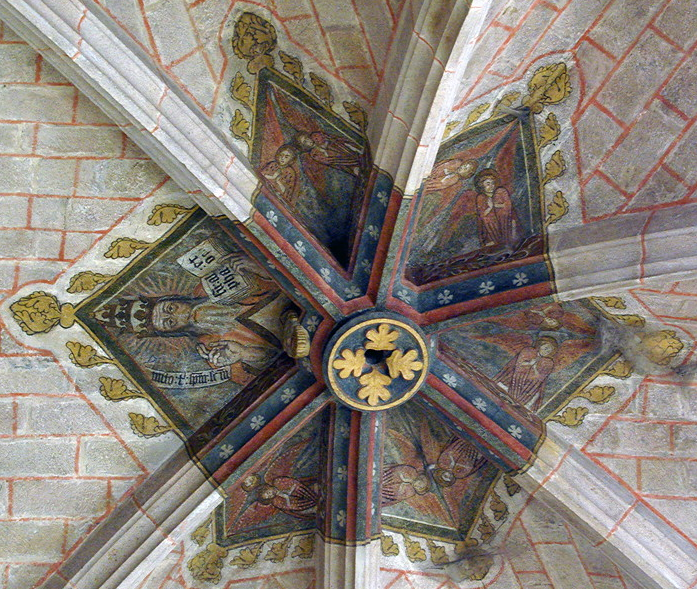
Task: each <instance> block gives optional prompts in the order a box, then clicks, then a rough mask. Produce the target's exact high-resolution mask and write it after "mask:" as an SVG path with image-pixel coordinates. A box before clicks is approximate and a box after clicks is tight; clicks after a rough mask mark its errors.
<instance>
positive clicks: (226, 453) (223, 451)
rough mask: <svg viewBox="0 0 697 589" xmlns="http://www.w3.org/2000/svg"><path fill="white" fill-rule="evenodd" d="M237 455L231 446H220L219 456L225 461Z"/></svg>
mask: <svg viewBox="0 0 697 589" xmlns="http://www.w3.org/2000/svg"><path fill="white" fill-rule="evenodd" d="M234 453H235V449H234V448H233V447H232V446H231V445H230V444H223V445H222V446H220V450H219V451H218V454H219V455H220V457H221V458H222V459H223V460H227V459H228V458H230V456H232V455H233V454H234Z"/></svg>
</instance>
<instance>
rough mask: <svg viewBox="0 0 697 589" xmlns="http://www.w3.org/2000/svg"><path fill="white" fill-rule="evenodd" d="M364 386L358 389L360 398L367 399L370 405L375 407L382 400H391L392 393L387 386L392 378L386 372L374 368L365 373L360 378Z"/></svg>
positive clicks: (359, 380)
mask: <svg viewBox="0 0 697 589" xmlns="http://www.w3.org/2000/svg"><path fill="white" fill-rule="evenodd" d="M358 382H360V383H361V384H362V385H363V387H362V388H360V389H358V398H359V399H363V400H367V401H368V405H371V406H372V407H375V406H376V405H377V404H378V403H379V402H380V401H389V400H390V398H391V397H392V393H390V391H389V390H387V389H386V388H385V385H389V384H390V383H391V382H392V379H391V378H390V377H389V376H387V375H386V374H382V372H380V371H378V370H376V369H375V368H373V370H372V371H370V372H369V373H368V374H364V375H363V376H361V377H360V378H359V379H358Z"/></svg>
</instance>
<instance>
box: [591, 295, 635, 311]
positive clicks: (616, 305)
mask: <svg viewBox="0 0 697 589" xmlns="http://www.w3.org/2000/svg"><path fill="white" fill-rule="evenodd" d="M593 300H595V301H599V302H601V303H602V304H603V305H605V306H606V307H609V308H610V309H626V308H627V304H626V303H625V302H624V300H622V299H621V298H620V297H593Z"/></svg>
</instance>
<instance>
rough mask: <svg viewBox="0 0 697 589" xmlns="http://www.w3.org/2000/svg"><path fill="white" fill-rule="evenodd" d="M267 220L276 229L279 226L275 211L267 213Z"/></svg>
mask: <svg viewBox="0 0 697 589" xmlns="http://www.w3.org/2000/svg"><path fill="white" fill-rule="evenodd" d="M266 220H267V221H268V222H269V223H271V226H272V227H276V226H277V225H278V215H277V214H276V213H274V212H273V211H267V212H266Z"/></svg>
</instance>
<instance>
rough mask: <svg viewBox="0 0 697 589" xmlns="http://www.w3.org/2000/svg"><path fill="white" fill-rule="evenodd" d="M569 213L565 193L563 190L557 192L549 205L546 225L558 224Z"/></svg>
mask: <svg viewBox="0 0 697 589" xmlns="http://www.w3.org/2000/svg"><path fill="white" fill-rule="evenodd" d="M568 212H569V203H568V202H567V200H566V199H565V198H564V193H563V192H562V191H561V190H557V193H556V194H555V195H554V198H553V199H552V202H550V203H549V204H548V205H547V218H546V219H545V223H546V224H547V225H551V224H552V223H556V222H557V221H558V220H559V219H561V218H562V217H563V216H564V215H566V213H568Z"/></svg>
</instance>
